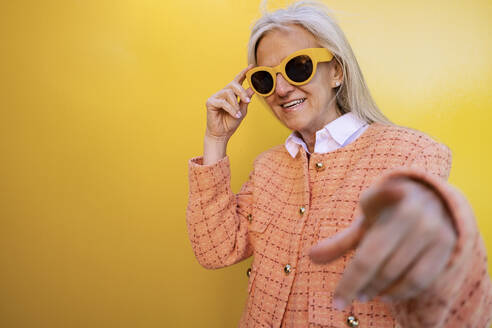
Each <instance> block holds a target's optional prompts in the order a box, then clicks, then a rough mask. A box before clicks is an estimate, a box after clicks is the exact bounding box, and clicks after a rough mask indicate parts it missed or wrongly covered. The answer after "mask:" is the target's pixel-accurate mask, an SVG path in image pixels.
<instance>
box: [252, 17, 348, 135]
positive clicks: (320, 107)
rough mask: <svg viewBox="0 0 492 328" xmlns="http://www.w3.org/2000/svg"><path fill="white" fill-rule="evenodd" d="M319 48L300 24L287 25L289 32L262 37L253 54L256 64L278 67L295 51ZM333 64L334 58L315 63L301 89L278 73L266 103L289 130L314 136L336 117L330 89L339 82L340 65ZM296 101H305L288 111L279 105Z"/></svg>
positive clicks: (336, 109) (275, 32)
mask: <svg viewBox="0 0 492 328" xmlns="http://www.w3.org/2000/svg"><path fill="white" fill-rule="evenodd" d="M318 47H321V46H320V45H319V43H318V42H317V41H316V39H315V38H314V36H313V35H312V34H311V33H310V32H308V31H307V30H306V29H304V28H303V27H300V26H299V25H289V29H288V30H281V29H275V30H272V31H269V32H267V33H266V34H265V35H264V36H263V37H262V38H261V40H260V42H259V44H258V47H257V51H256V59H257V64H258V66H271V67H273V66H277V65H278V64H279V63H280V62H281V61H282V59H284V58H285V57H287V56H288V55H290V54H291V53H293V52H294V51H297V50H300V49H305V48H318ZM335 63H336V60H335V59H333V60H331V61H330V62H324V63H318V67H317V70H316V74H315V75H314V77H313V78H312V79H311V81H310V82H309V83H307V84H304V85H301V86H295V85H292V84H290V83H289V82H287V81H286V80H285V79H284V77H283V76H282V75H281V74H280V73H278V74H277V85H276V87H275V91H274V92H273V93H272V94H271V95H270V96H268V97H265V100H266V102H267V103H268V105H269V106H270V108H271V109H272V111H273V112H274V114H275V116H276V117H277V118H278V119H279V120H280V121H281V122H282V123H283V124H284V125H285V126H287V127H288V128H289V129H291V130H293V131H299V132H300V133H301V134H304V133H308V134H314V133H316V131H318V130H320V129H321V128H323V126H325V125H326V124H328V123H329V122H331V121H333V120H334V119H335V118H337V117H338V116H339V114H338V113H337V111H338V112H339V109H338V107H337V104H336V100H335V99H333V97H334V96H335V92H334V89H333V88H334V87H335V83H336V82H337V81H339V82H341V81H342V79H341V70H340V69H339V65H336V64H335ZM298 99H301V100H304V102H302V103H300V104H298V105H296V106H294V107H290V108H285V107H283V106H282V105H284V104H287V103H289V102H291V101H293V100H298ZM330 101H331V103H330ZM303 132H304V133H303Z"/></svg>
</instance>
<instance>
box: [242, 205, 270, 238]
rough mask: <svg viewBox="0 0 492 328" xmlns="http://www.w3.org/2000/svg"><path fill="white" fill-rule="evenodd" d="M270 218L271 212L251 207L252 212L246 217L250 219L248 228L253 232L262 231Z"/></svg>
mask: <svg viewBox="0 0 492 328" xmlns="http://www.w3.org/2000/svg"><path fill="white" fill-rule="evenodd" d="M272 218H273V215H272V214H270V213H268V212H266V211H265V210H262V209H259V208H256V207H253V210H252V213H251V214H250V217H249V218H248V219H249V221H250V225H249V230H250V231H253V232H259V233H263V232H264V231H265V230H266V228H267V226H268V224H269V223H270V221H271V220H272Z"/></svg>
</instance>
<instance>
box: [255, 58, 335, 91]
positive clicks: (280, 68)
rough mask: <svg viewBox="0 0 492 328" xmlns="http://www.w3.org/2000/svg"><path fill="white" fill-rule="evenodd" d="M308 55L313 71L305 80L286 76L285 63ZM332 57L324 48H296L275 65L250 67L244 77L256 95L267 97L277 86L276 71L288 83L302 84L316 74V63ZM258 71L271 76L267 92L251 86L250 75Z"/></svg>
mask: <svg viewBox="0 0 492 328" xmlns="http://www.w3.org/2000/svg"><path fill="white" fill-rule="evenodd" d="M301 55H304V56H308V57H309V58H310V59H311V62H312V63H313V71H312V73H311V75H310V76H309V78H307V79H306V80H305V81H302V82H295V81H293V80H291V79H290V78H289V77H288V76H287V72H285V66H286V65H287V63H288V62H289V61H290V60H291V59H292V58H295V57H297V56H301ZM332 59H333V54H332V53H331V52H330V51H329V50H328V49H326V48H306V49H301V50H297V51H296V52H293V53H292V54H290V55H289V56H287V57H285V58H284V59H283V60H282V61H281V62H280V64H278V65H277V66H275V67H269V66H257V67H254V68H252V69H250V70H249V71H248V72H246V79H247V81H248V84H249V86H250V87H251V88H252V89H253V91H254V92H256V93H257V94H258V95H260V96H263V97H268V96H269V95H271V94H272V93H273V92H274V91H275V87H276V86H277V73H280V74H282V76H283V77H284V79H286V80H287V81H288V82H289V83H290V84H293V85H303V84H307V83H309V81H311V79H312V78H313V76H314V75H315V74H316V68H317V67H318V63H321V62H329V61H331V60H332ZM259 71H266V72H268V73H270V75H271V76H272V78H273V87H272V90H270V91H269V92H268V93H261V92H258V90H256V88H255V87H254V86H253V83H252V82H251V77H252V76H253V74H254V73H256V72H259Z"/></svg>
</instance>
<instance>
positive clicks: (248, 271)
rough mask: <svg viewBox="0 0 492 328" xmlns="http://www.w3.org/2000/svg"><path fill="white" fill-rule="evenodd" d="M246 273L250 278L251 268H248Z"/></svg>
mask: <svg viewBox="0 0 492 328" xmlns="http://www.w3.org/2000/svg"><path fill="white" fill-rule="evenodd" d="M246 275H247V276H248V278H249V276H250V275H251V268H248V270H246Z"/></svg>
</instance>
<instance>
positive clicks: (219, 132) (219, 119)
mask: <svg viewBox="0 0 492 328" xmlns="http://www.w3.org/2000/svg"><path fill="white" fill-rule="evenodd" d="M252 67H253V65H249V66H248V67H246V68H245V69H243V70H242V71H241V72H240V73H239V74H238V75H237V76H236V77H235V78H234V80H232V82H231V83H229V84H228V85H226V86H225V88H223V89H222V90H220V91H218V92H217V93H215V94H214V95H212V96H211V97H210V98H208V100H207V103H206V106H207V129H206V132H205V136H206V137H208V138H213V139H215V140H217V141H218V140H221V141H223V142H227V141H228V140H229V138H230V137H231V136H232V135H233V134H234V132H235V131H236V130H237V128H238V127H239V124H241V121H242V120H243V119H244V117H245V116H246V113H247V110H248V104H249V102H250V101H251V96H253V93H254V91H253V90H252V89H251V88H248V89H247V90H245V89H244V88H243V87H242V85H241V84H242V83H243V81H244V79H245V78H246V72H247V71H248V70H250V69H251V68H252ZM237 97H239V99H240V101H239V103H238V101H237Z"/></svg>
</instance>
